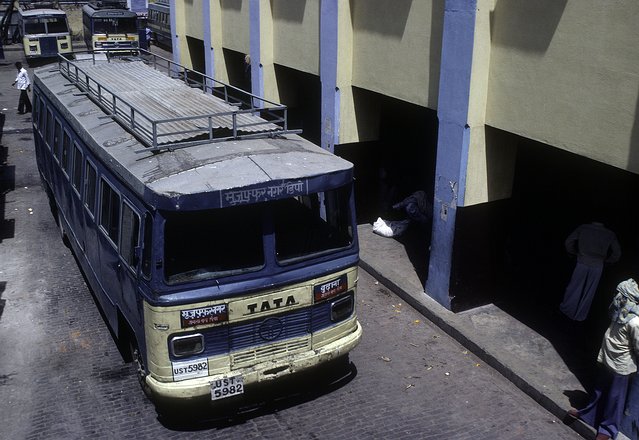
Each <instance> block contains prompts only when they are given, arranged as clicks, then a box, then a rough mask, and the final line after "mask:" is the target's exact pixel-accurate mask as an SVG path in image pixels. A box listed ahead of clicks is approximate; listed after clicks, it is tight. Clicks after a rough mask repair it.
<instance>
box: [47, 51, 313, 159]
mask: <svg viewBox="0 0 639 440" xmlns="http://www.w3.org/2000/svg"><path fill="white" fill-rule="evenodd" d="M72 58H73V59H72ZM116 58H118V59H126V60H130V61H134V60H140V61H143V62H144V63H145V64H147V65H149V66H151V67H153V68H154V69H155V70H157V71H160V72H163V73H165V74H166V75H167V76H169V77H170V78H173V79H175V80H179V81H183V82H184V83H185V84H186V85H187V86H189V87H191V88H198V89H201V90H202V92H203V93H205V94H210V95H212V96H215V97H216V98H218V99H221V100H223V101H224V102H225V103H226V104H228V105H229V106H232V107H234V108H237V110H232V111H225V112H216V113H207V114H201V115H195V116H184V117H178V118H166V119H157V118H153V117H150V116H149V115H147V114H145V113H144V111H142V110H141V109H140V108H137V107H135V106H134V105H132V104H131V103H130V102H128V101H127V100H126V99H124V98H123V97H121V96H118V94H117V93H115V92H114V91H113V90H110V89H109V88H107V87H105V86H104V85H102V84H101V83H100V81H99V80H98V79H97V78H94V77H92V76H91V75H90V74H89V73H88V72H87V71H86V70H84V69H82V67H81V65H80V64H81V63H80V61H83V62H89V61H91V62H92V64H96V63H97V62H105V61H106V62H111V61H112V60H113V59H116ZM58 69H59V71H60V72H61V73H62V75H64V76H65V77H66V78H67V79H68V80H69V81H70V82H71V83H72V84H74V85H75V86H76V87H77V88H78V89H79V90H80V91H81V92H82V93H83V94H86V95H87V96H88V97H89V98H90V99H91V100H92V101H94V102H95V103H96V104H97V105H99V106H100V107H101V108H102V109H103V110H104V111H105V112H107V113H108V114H109V116H111V117H112V118H113V119H114V120H116V121H117V122H118V123H120V125H122V127H123V128H125V129H126V130H127V131H129V132H130V133H132V134H133V135H135V136H136V137H137V138H138V140H139V141H140V142H142V143H143V144H144V145H145V146H146V147H147V149H146V150H147V151H148V150H151V151H158V150H165V149H168V150H174V149H177V148H183V147H186V146H191V145H196V144H202V143H209V142H221V141H226V140H233V139H243V138H255V137H264V136H269V137H274V136H278V135H283V134H286V133H300V132H301V130H289V129H288V121H287V118H288V108H287V107H286V106H285V105H281V104H278V103H275V102H273V101H269V100H267V99H264V98H261V97H259V96H257V95H254V94H252V93H249V92H246V91H244V90H242V89H239V88H237V87H234V86H231V85H229V84H225V83H223V82H221V81H218V80H216V79H214V78H211V77H209V76H207V75H205V74H203V73H201V72H197V71H194V70H191V69H188V68H187V67H185V66H182V65H180V64H178V63H175V62H173V61H171V60H168V59H166V58H163V57H161V56H159V55H156V54H153V53H151V52H148V51H145V50H142V49H136V50H133V51H127V52H126V53H123V52H122V50H119V51H99V52H93V51H88V52H75V53H73V54H66V55H63V54H59V56H58ZM241 115H249V116H252V117H251V118H248V119H247V118H244V119H245V120H247V121H248V122H244V123H241V122H240V121H238V117H240V116H241ZM221 117H222V118H223V117H227V118H230V120H231V125H230V126H229V127H224V128H225V129H226V130H219V129H217V128H216V127H214V125H215V124H214V119H218V120H219V118H221ZM260 126H263V127H264V128H263V130H261V129H260ZM249 127H250V128H251V129H250V130H248V131H247V130H246V129H248V128H249ZM229 131H230V135H229ZM171 136H173V137H174V138H175V136H182V137H183V138H184V139H183V140H179V141H175V140H172V141H171V140H167V141H163V139H167V138H168V137H171Z"/></svg>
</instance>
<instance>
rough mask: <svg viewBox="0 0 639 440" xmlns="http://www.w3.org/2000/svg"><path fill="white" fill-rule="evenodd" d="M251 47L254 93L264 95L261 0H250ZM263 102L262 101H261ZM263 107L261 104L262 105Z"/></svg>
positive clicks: (252, 86)
mask: <svg viewBox="0 0 639 440" xmlns="http://www.w3.org/2000/svg"><path fill="white" fill-rule="evenodd" d="M249 1H250V3H249V47H250V50H251V53H250V56H251V83H252V84H251V88H252V92H253V94H254V95H257V96H264V74H263V70H262V67H263V66H262V48H261V29H260V28H261V26H260V24H261V14H260V10H261V6H262V5H261V0H249ZM260 104H261V102H260ZM260 107H261V105H260Z"/></svg>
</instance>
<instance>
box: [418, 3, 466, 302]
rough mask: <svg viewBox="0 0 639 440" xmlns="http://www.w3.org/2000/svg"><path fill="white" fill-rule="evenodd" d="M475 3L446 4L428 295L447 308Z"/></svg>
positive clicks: (463, 154)
mask: <svg viewBox="0 0 639 440" xmlns="http://www.w3.org/2000/svg"><path fill="white" fill-rule="evenodd" d="M476 11H477V0H446V3H445V8H444V30H443V36H442V56H441V68H440V80H439V98H438V106H437V107H438V108H437V116H438V118H439V135H438V141H437V162H436V169H435V197H434V200H433V206H434V208H433V209H434V216H433V233H432V237H433V239H432V242H431V252H430V261H429V267H428V280H427V281H426V291H427V293H428V294H429V295H430V296H432V297H433V298H434V299H435V300H436V301H437V302H439V303H440V304H442V305H443V306H445V307H447V308H450V306H451V298H450V279H451V269H452V263H453V261H452V260H453V244H454V240H455V220H456V215H457V205H458V204H459V203H461V204H463V191H464V188H465V178H466V165H467V161H468V145H469V142H470V127H469V126H468V107H469V98H470V83H471V69H472V56H473V43H474V39H475V16H476Z"/></svg>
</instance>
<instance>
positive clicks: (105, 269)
mask: <svg viewBox="0 0 639 440" xmlns="http://www.w3.org/2000/svg"><path fill="white" fill-rule="evenodd" d="M99 191H100V197H99V200H100V202H99V206H98V211H99V213H98V224H99V228H98V229H99V231H98V233H97V236H98V237H97V243H98V252H99V259H100V264H99V265H98V266H95V267H97V268H98V269H97V270H99V271H100V275H99V279H100V280H101V281H102V289H103V290H104V294H105V297H104V298H103V301H102V308H103V310H104V314H105V315H106V317H107V319H108V320H109V324H110V325H111V328H113V329H117V328H118V316H117V309H116V306H115V304H116V303H118V302H119V300H120V297H121V296H122V294H121V287H120V281H119V280H118V274H119V271H120V266H121V264H122V263H121V262H120V255H119V251H118V249H119V243H120V210H121V201H120V194H119V193H118V191H116V189H115V188H114V186H113V185H112V184H111V183H110V182H109V181H107V180H106V179H105V178H104V177H101V178H100V184H99Z"/></svg>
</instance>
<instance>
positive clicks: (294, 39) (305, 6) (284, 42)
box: [271, 0, 320, 75]
mask: <svg viewBox="0 0 639 440" xmlns="http://www.w3.org/2000/svg"><path fill="white" fill-rule="evenodd" d="M271 7H272V14H273V15H272V16H273V62H274V63H276V64H281V65H283V66H286V67H290V68H293V69H296V70H301V71H302V72H307V73H311V74H314V75H319V24H320V21H319V20H320V18H319V17H320V0H295V1H291V0H271Z"/></svg>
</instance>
